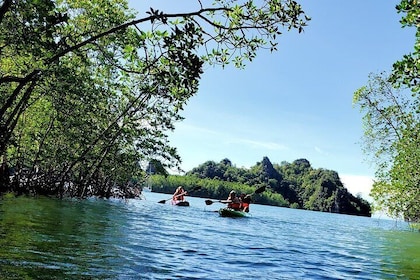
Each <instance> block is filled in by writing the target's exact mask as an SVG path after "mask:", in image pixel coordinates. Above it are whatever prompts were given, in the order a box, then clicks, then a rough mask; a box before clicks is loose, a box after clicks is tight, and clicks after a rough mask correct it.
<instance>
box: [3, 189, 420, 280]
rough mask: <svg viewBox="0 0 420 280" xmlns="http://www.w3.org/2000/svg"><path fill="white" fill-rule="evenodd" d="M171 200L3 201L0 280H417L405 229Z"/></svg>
mask: <svg viewBox="0 0 420 280" xmlns="http://www.w3.org/2000/svg"><path fill="white" fill-rule="evenodd" d="M169 197H170V196H169V195H162V194H155V193H146V199H145V200H127V201H116V200H115V201H104V200H94V199H92V200H87V201H77V200H74V201H59V200H54V199H45V198H42V199H33V198H18V199H4V200H0V279H420V233H418V232H412V231H410V230H408V227H407V225H406V224H405V223H403V222H398V223H396V222H395V221H391V220H379V219H373V218H365V217H355V216H347V215H337V214H329V213H320V212H311V211H303V210H293V209H287V208H278V207H270V206H261V205H251V207H252V208H251V212H252V216H251V217H249V218H242V219H233V218H221V217H219V216H218V214H217V213H215V212H214V211H215V210H217V209H218V208H219V207H220V206H221V204H220V203H214V204H213V205H211V206H206V205H205V203H204V199H199V198H189V200H190V203H191V207H176V206H171V205H170V204H168V203H166V204H159V203H157V201H159V200H162V199H167V198H169Z"/></svg>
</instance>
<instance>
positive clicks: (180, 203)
mask: <svg viewBox="0 0 420 280" xmlns="http://www.w3.org/2000/svg"><path fill="white" fill-rule="evenodd" d="M172 205H175V206H190V203H189V202H188V201H176V200H172Z"/></svg>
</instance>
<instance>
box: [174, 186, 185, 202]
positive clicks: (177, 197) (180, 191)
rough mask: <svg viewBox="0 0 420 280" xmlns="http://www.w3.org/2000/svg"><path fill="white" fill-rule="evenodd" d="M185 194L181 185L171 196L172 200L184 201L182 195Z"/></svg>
mask: <svg viewBox="0 0 420 280" xmlns="http://www.w3.org/2000/svg"><path fill="white" fill-rule="evenodd" d="M185 195H187V192H186V191H185V190H184V188H183V187H182V186H179V187H178V188H176V190H175V192H174V195H173V196H172V200H174V201H177V202H178V201H184V196H185Z"/></svg>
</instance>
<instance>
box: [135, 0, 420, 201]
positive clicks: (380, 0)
mask: <svg viewBox="0 0 420 280" xmlns="http://www.w3.org/2000/svg"><path fill="white" fill-rule="evenodd" d="M142 2H143V3H142V4H140V3H141V2H140V1H139V2H137V1H134V0H132V1H131V2H130V4H131V7H133V8H135V9H137V10H138V11H139V16H140V17H141V16H142V15H144V12H145V11H144V10H143V9H144V8H145V7H146V8H147V7H153V8H155V9H156V8H157V9H159V10H163V11H165V12H171V11H176V10H179V9H180V8H179V6H178V7H171V5H174V4H173V3H181V2H180V1H176V2H175V1H174V2H172V1H167V2H166V1H165V7H162V6H161V3H163V2H162V1H142ZM204 2H205V1H204ZM297 2H298V3H300V4H301V5H302V6H303V9H304V11H305V12H306V13H307V15H308V16H310V17H311V18H312V20H311V21H310V22H309V25H308V26H307V27H306V29H305V32H304V33H301V34H298V33H297V32H296V31H291V32H285V33H283V35H282V36H280V37H279V39H278V42H279V46H278V51H277V52H274V53H270V52H269V51H261V52H259V53H258V56H257V58H256V59H255V60H254V61H253V62H252V63H249V64H248V65H247V67H246V68H245V69H244V70H239V69H236V68H234V67H233V66H228V67H226V68H225V69H222V68H220V67H216V68H215V67H212V66H206V67H205V73H204V75H203V76H202V80H201V82H200V89H199V92H198V93H197V95H196V96H194V97H193V98H192V99H191V100H190V101H189V103H188V105H187V106H186V107H185V109H184V111H183V112H182V116H183V117H185V120H184V121H182V122H180V123H178V124H177V125H176V129H175V131H174V132H173V133H171V134H170V141H171V144H172V146H175V147H177V149H178V152H179V154H180V156H181V158H182V160H183V162H182V165H181V167H182V168H183V169H184V170H185V171H189V170H190V169H192V168H193V167H196V166H198V165H199V164H201V163H204V162H206V161H208V160H213V161H216V162H219V161H221V160H222V159H224V158H228V159H230V160H231V161H232V163H233V164H235V165H236V166H237V167H247V168H248V167H250V166H253V165H255V164H256V163H257V162H258V161H261V160H262V158H263V157H264V156H267V157H268V158H269V159H270V160H271V162H272V163H281V162H282V161H287V162H292V161H294V160H296V159H299V158H306V159H307V160H309V162H310V163H311V165H312V167H313V168H325V169H331V170H335V171H337V172H338V173H339V175H340V177H341V179H342V181H343V182H344V184H345V186H346V187H347V188H348V189H349V190H350V191H351V192H353V193H354V194H356V193H359V192H361V193H362V194H363V196H365V197H366V196H367V194H368V193H369V189H370V185H371V182H372V178H373V175H374V169H373V167H372V166H371V165H370V164H369V163H368V162H367V161H366V156H365V155H364V154H363V153H362V151H361V146H360V144H359V142H360V140H361V136H362V134H363V130H362V121H361V119H362V114H361V113H359V110H358V109H357V108H354V107H353V105H352V96H353V92H354V91H355V90H357V89H358V88H360V87H361V86H363V85H364V84H366V82H367V80H368V75H369V73H371V72H374V73H378V72H380V71H389V70H390V69H391V68H392V64H393V63H394V62H395V61H397V60H398V59H400V58H401V57H402V56H403V55H404V54H406V53H409V52H410V51H412V49H413V46H414V40H415V30H414V29H403V28H401V24H400V23H399V20H400V18H401V16H402V15H401V14H397V11H396V9H395V6H396V5H397V4H398V3H399V1H395V0H387V1H384V0H369V1H368V0H353V1H337V0H317V1H311V0H301V1H297ZM155 3H156V4H155ZM186 3H187V2H186V1H184V2H182V4H183V5H186ZM190 3H196V2H195V1H190ZM140 5H143V6H140ZM194 6H196V5H193V6H192V7H194ZM183 9H184V11H188V8H187V9H185V8H183ZM191 9H192V8H191Z"/></svg>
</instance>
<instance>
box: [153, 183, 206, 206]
mask: <svg viewBox="0 0 420 280" xmlns="http://www.w3.org/2000/svg"><path fill="white" fill-rule="evenodd" d="M199 189H201V187H200V186H197V187H194V188H193V189H192V190H190V191H189V193H192V192H194V191H198V190H199ZM185 194H187V191H185V192H183V193H180V194H178V195H176V196H175V197H179V196H182V195H185ZM171 199H173V197H171V198H168V199H164V200H161V201H158V203H162V204H165V202H166V201H169V200H171Z"/></svg>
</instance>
